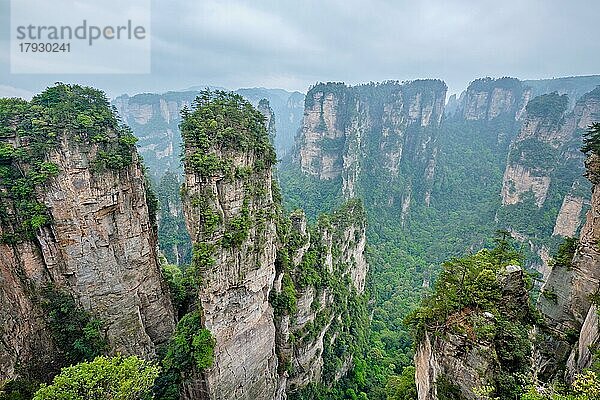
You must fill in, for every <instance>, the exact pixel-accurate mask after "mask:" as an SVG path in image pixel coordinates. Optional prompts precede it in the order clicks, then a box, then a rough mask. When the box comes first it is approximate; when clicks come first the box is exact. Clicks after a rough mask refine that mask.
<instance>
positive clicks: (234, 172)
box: [182, 96, 277, 399]
mask: <svg viewBox="0 0 600 400" xmlns="http://www.w3.org/2000/svg"><path fill="white" fill-rule="evenodd" d="M201 101H203V102H202V103H197V104H196V109H195V111H194V112H195V113H201V112H202V111H203V110H204V108H203V107H208V106H209V104H210V99H209V98H206V99H204V100H201ZM224 101H231V102H232V103H235V104H238V103H239V104H240V107H243V109H244V111H245V112H246V113H247V114H248V118H252V119H253V120H252V122H251V123H255V124H262V123H263V122H262V119H263V118H264V117H263V116H262V115H261V114H260V113H258V112H257V111H256V110H253V109H252V107H251V106H250V105H249V104H248V103H245V104H244V103H243V102H242V100H241V98H235V97H227V96H225V97H224ZM240 112H241V111H240ZM199 117H200V115H198V118H199ZM228 118H230V119H235V118H243V117H241V116H240V115H239V114H235V113H234V112H232V113H231V115H228ZM236 121H237V122H235V123H239V124H243V123H244V122H240V120H239V119H238V120H236ZM200 123H210V120H206V121H204V120H202V122H200ZM235 123H232V125H231V126H228V127H229V128H233V129H235V132H232V135H237V136H236V137H232V138H231V139H230V140H231V142H225V141H224V139H221V140H220V139H219V138H218V137H217V138H211V137H210V136H209V137H207V138H206V139H203V138H204V137H205V136H202V135H206V134H208V132H206V133H205V131H203V130H201V128H198V127H196V126H193V127H190V128H189V129H187V128H186V127H185V126H184V127H183V131H182V134H183V137H184V142H185V153H184V156H185V160H186V162H185V172H186V175H185V183H184V198H183V202H184V211H185V216H186V223H187V225H188V230H189V232H190V235H191V237H192V241H193V243H194V256H193V264H195V266H196V268H198V270H199V273H200V279H201V282H202V283H201V288H200V291H199V300H200V305H201V308H202V321H203V324H204V326H205V327H206V328H207V329H209V330H210V331H211V333H212V334H213V336H214V338H215V339H216V344H217V345H216V348H215V351H214V354H215V359H214V366H213V367H212V368H210V369H208V370H207V371H205V372H204V375H205V380H206V385H207V391H208V396H207V398H210V399H269V398H273V396H274V393H275V390H276V387H277V359H276V356H275V346H274V343H275V325H274V323H273V309H272V308H271V306H270V304H269V292H270V291H271V288H272V286H273V280H274V278H275V253H276V232H275V220H274V218H275V216H274V213H273V210H274V203H273V195H272V192H271V181H272V174H271V166H272V165H273V162H274V152H273V149H272V147H271V145H270V144H269V142H268V137H267V136H266V132H265V130H264V128H262V131H261V130H260V128H258V125H255V126H253V127H248V126H244V125H239V126H238V125H233V124H235ZM217 124H218V123H217V122H215V126H217ZM249 129H258V131H257V132H258V133H256V132H252V131H251V130H249ZM212 134H213V135H216V132H215V133H212ZM244 135H248V137H247V138H246V137H245V136H244ZM252 136H255V137H252ZM209 138H210V139H209ZM246 139H248V140H253V142H251V143H248V144H247V145H246V146H247V150H246V151H244V150H243V149H242V148H241V147H236V146H235V144H236V143H240V142H242V141H244V140H246ZM205 140H213V142H209V143H210V144H209V145H205V144H204V143H205ZM196 160H198V161H196ZM208 160H211V161H208ZM203 161H204V162H203ZM209 163H211V165H210V166H209ZM218 166H221V167H218Z"/></svg>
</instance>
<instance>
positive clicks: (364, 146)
mask: <svg viewBox="0 0 600 400" xmlns="http://www.w3.org/2000/svg"><path fill="white" fill-rule="evenodd" d="M445 96H446V85H445V84H444V83H443V82H441V81H437V80H424V81H413V82H409V83H403V84H400V83H397V82H387V83H382V84H369V85H362V86H356V87H348V86H345V85H344V84H341V83H328V84H319V85H316V86H315V87H313V88H311V90H310V91H309V92H308V94H307V97H306V101H305V112H304V122H303V126H302V131H301V133H300V136H299V138H298V143H297V160H298V163H299V165H300V168H301V170H302V171H303V172H304V173H305V174H307V175H310V176H314V177H317V178H318V179H320V180H335V179H338V178H341V185H342V192H343V194H344V197H346V198H351V197H355V196H361V195H362V191H363V190H365V188H364V185H363V181H368V180H369V179H371V177H372V176H374V175H375V174H377V172H378V171H379V170H381V171H379V172H380V173H381V174H385V175H386V176H388V181H404V182H407V183H408V184H407V185H406V190H403V191H402V192H401V193H396V194H393V193H390V194H389V196H388V198H387V199H386V200H385V202H386V203H389V204H388V206H389V205H393V204H395V203H397V204H402V203H403V202H405V203H407V204H408V205H410V201H411V200H416V201H419V202H422V203H428V202H429V199H430V194H431V182H432V177H433V174H434V171H435V166H436V156H437V151H438V149H437V129H438V128H439V125H440V122H441V118H442V115H443V107H444V102H445ZM366 166H369V167H368V168H366ZM373 166H377V170H374V169H373ZM413 181H414V183H413ZM406 208H407V212H408V207H406Z"/></svg>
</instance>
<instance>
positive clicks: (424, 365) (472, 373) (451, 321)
mask: <svg viewBox="0 0 600 400" xmlns="http://www.w3.org/2000/svg"><path fill="white" fill-rule="evenodd" d="M498 280H499V283H500V286H501V288H502V291H501V297H500V299H499V300H498V307H499V308H500V309H501V310H502V309H503V308H507V309H511V308H512V309H513V310H520V311H518V312H517V313H516V314H514V312H510V313H506V311H501V314H503V316H502V317H495V316H494V315H493V314H491V313H489V312H481V311H477V310H471V309H464V310H461V311H460V312H458V313H456V314H453V315H450V316H449V317H448V318H447V319H446V322H445V325H446V328H445V331H444V332H443V333H440V332H429V331H425V332H424V334H423V337H422V338H421V339H420V341H419V342H418V344H417V348H416V353H415V368H416V375H415V380H416V384H417V392H418V399H419V400H437V399H440V398H460V399H469V400H477V399H479V398H481V397H480V396H479V395H478V394H476V392H477V390H478V389H479V390H482V389H485V388H486V387H491V388H496V389H498V379H500V378H503V377H500V376H499V374H502V373H501V372H500V371H502V363H505V364H506V362H507V360H506V359H505V358H504V357H505V356H504V355H505V354H506V352H507V350H508V351H515V349H514V348H511V349H506V348H505V346H507V343H506V337H503V334H499V332H500V331H501V329H502V328H501V326H502V324H504V323H505V322H504V321H503V319H504V318H505V317H506V315H508V314H511V316H512V319H511V320H512V321H513V322H516V321H518V320H519V319H521V320H523V322H525V323H526V321H527V320H528V318H529V317H528V316H527V315H528V314H527V311H526V310H528V309H529V299H528V294H527V290H526V284H525V281H524V274H523V271H522V270H521V268H520V267H518V266H513V265H509V266H507V267H506V268H505V269H504V271H502V272H500V274H499V275H498ZM519 313H522V314H521V315H520V316H519ZM511 329H514V328H511ZM484 332H488V334H487V335H486V334H485V333H484ZM489 332H493V333H492V334H491V335H490V334H489ZM509 346H510V345H509ZM529 351H531V349H529ZM521 361H522V360H521ZM527 361H529V359H528V358H527ZM511 363H512V365H511ZM517 363H518V361H517V360H511V361H508V365H509V370H511V371H515V370H518V368H519V365H517ZM504 368H506V365H505V366H504ZM504 378H506V377H504Z"/></svg>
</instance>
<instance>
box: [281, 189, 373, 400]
mask: <svg viewBox="0 0 600 400" xmlns="http://www.w3.org/2000/svg"><path fill="white" fill-rule="evenodd" d="M290 221H291V224H290V231H289V232H288V233H287V236H286V239H287V241H288V242H287V246H286V247H284V248H283V249H282V250H281V251H280V252H279V254H278V262H277V266H278V269H277V277H276V280H275V290H274V293H273V295H272V304H273V305H274V308H275V314H276V319H275V321H276V326H277V354H278V358H279V374H280V382H281V383H280V387H281V388H282V390H284V391H285V392H287V393H290V394H292V395H296V396H299V398H302V396H301V392H302V389H303V388H304V387H306V386H307V385H308V384H310V383H319V382H323V383H325V384H327V385H331V384H332V383H333V382H334V381H335V380H337V379H340V378H341V377H342V376H343V375H345V373H346V372H347V371H348V369H349V368H350V367H351V365H352V355H353V352H354V351H356V350H357V349H358V348H359V346H360V345H361V339H364V338H360V337H356V335H357V334H361V333H362V334H363V335H364V333H365V332H364V329H365V327H366V326H367V321H368V318H367V316H366V314H364V311H365V309H364V308H361V307H364V299H363V298H362V294H363V293H364V288H365V279H366V273H367V270H368V266H367V262H366V260H365V255H364V250H365V243H366V237H365V229H366V218H365V215H364V210H363V208H362V206H361V204H360V203H359V202H357V201H352V202H350V203H348V204H346V205H345V206H344V207H343V208H342V209H340V210H337V211H336V212H335V213H334V214H332V215H331V216H330V217H322V218H321V220H320V221H319V223H318V225H317V227H316V229H315V230H314V231H313V232H312V234H311V233H310V232H309V230H308V229H307V223H306V219H305V217H304V214H303V213H302V212H296V213H294V214H293V215H292V216H291V218H290ZM293 292H295V296H294V298H292V297H290V296H291V293H293ZM290 300H291V303H290V302H289V301H290ZM351 332H353V333H354V335H355V336H354V337H353V336H350V335H351Z"/></svg>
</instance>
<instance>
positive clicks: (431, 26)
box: [0, 0, 600, 96]
mask: <svg viewBox="0 0 600 400" xmlns="http://www.w3.org/2000/svg"><path fill="white" fill-rule="evenodd" d="M40 1H44V2H47V1H48V0H40ZM74 1H76V0H74ZM98 4H101V2H98ZM9 10H10V8H9V1H8V0H0V29H1V33H2V36H1V37H0V39H1V40H0V95H6V94H7V93H9V92H10V91H11V90H12V89H11V88H18V89H19V90H25V91H26V92H27V91H30V92H37V91H39V90H41V89H43V88H44V87H45V86H48V85H50V84H52V83H53V82H55V81H63V82H77V83H83V84H89V85H93V86H96V87H99V88H101V89H103V90H105V91H106V92H107V93H108V94H109V95H110V96H116V95H119V94H121V93H130V94H133V93H139V92H148V91H166V90H177V89H182V88H186V87H190V86H197V85H214V86H223V87H227V88H232V89H234V88H239V87H255V86H264V87H279V88H284V89H288V90H299V91H303V92H304V91H306V89H307V87H308V86H309V85H311V84H313V83H315V82H316V81H344V82H347V83H351V84H356V83H361V82H368V81H381V80H386V79H398V80H408V79H415V78H440V79H443V80H444V81H446V83H447V84H448V86H449V89H450V93H456V92H460V91H461V90H463V89H464V88H465V87H466V86H467V84H468V83H469V82H470V81H471V80H473V79H475V78H478V77H484V76H493V77H500V76H515V77H518V78H523V79H532V78H547V77H559V76H572V75H589V74H599V73H600V1H599V0H569V1H567V0H502V1H498V0H493V1H488V0H424V1H421V0H419V1H417V0H413V1H402V0H397V1H393V0H329V1H328V0H320V1H316V0H305V1H300V0H295V1H276V0H264V1H263V0H252V1H251V0H247V1H243V0H218V1H216V0H215V1H212V0H187V1H184V0H160V1H158V0H156V1H154V0H153V3H152V73H151V74H147V75H66V74H64V75H60V74H59V75H18V74H10V68H9V58H8V38H9V34H10V31H9V29H10V28H9V26H10V23H9V22H10V15H9ZM114 13H115V20H116V21H118V14H119V10H114Z"/></svg>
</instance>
